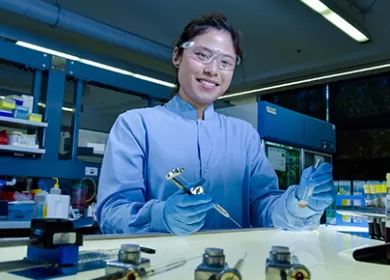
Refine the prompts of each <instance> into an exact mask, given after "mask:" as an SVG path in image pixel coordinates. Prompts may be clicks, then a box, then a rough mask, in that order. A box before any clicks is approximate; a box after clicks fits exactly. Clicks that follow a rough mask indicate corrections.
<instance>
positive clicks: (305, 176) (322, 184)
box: [296, 162, 336, 211]
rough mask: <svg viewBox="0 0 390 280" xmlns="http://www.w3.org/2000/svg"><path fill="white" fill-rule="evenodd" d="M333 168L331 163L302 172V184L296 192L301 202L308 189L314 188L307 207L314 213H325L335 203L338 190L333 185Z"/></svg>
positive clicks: (311, 167)
mask: <svg viewBox="0 0 390 280" xmlns="http://www.w3.org/2000/svg"><path fill="white" fill-rule="evenodd" d="M332 171H333V167H332V165H331V164H330V163H327V162H325V163H323V164H321V165H320V166H319V167H318V168H317V169H315V168H314V167H313V166H310V167H308V168H306V169H305V170H304V171H303V172H302V176H301V181H300V184H299V186H298V188H297V190H296V197H297V198H298V200H301V199H302V197H303V194H304V192H305V191H306V190H307V189H308V188H313V192H312V196H311V197H310V198H309V200H308V205H307V207H309V208H311V209H312V210H314V211H323V210H324V209H325V208H327V207H328V206H330V205H331V204H332V203H333V200H334V197H335V195H336V189H335V187H334V183H333V175H332Z"/></svg>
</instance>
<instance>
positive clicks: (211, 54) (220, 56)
mask: <svg viewBox="0 0 390 280" xmlns="http://www.w3.org/2000/svg"><path fill="white" fill-rule="evenodd" d="M180 47H182V48H184V49H189V50H190V55H191V56H192V57H193V58H195V59H196V60H197V61H199V62H202V63H203V64H208V63H210V62H211V61H212V60H213V59H216V61H217V64H218V67H219V69H221V70H226V71H233V70H234V69H235V68H236V66H237V65H239V64H240V62H241V59H240V57H239V56H237V55H234V56H233V55H231V54H226V53H222V52H220V51H219V50H216V49H212V48H209V47H206V46H203V45H197V44H195V42H193V41H189V42H184V43H183V44H181V45H180Z"/></svg>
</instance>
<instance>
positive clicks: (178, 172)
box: [165, 168, 242, 228]
mask: <svg viewBox="0 0 390 280" xmlns="http://www.w3.org/2000/svg"><path fill="white" fill-rule="evenodd" d="M183 171H184V168H175V169H173V170H172V171H171V172H169V173H168V174H167V175H166V177H165V178H166V179H167V180H169V181H171V182H172V183H174V184H175V185H176V186H177V187H178V188H180V189H182V190H183V191H184V192H185V193H187V194H189V195H193V194H195V195H196V194H204V193H206V192H205V190H204V188H203V186H196V187H192V188H190V189H188V188H186V187H185V186H184V185H183V184H182V183H181V182H179V181H178V180H177V179H176V177H178V176H181V174H182V173H183ZM214 208H215V210H217V211H218V212H219V213H220V214H221V215H223V216H224V217H226V218H228V219H230V220H231V221H232V222H233V223H235V224H236V225H237V226H238V227H240V228H241V227H242V226H241V225H240V224H239V223H238V222H236V221H235V220H234V219H233V218H232V217H231V216H230V215H229V213H228V212H227V211H226V210H225V209H224V208H223V207H222V206H221V205H219V204H216V205H215V207H214Z"/></svg>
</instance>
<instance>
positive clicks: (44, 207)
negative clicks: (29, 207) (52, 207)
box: [42, 204, 47, 218]
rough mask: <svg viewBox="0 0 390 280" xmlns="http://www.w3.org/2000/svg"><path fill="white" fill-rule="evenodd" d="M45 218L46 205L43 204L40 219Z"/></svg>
mask: <svg viewBox="0 0 390 280" xmlns="http://www.w3.org/2000/svg"><path fill="white" fill-rule="evenodd" d="M46 216H47V205H46V204H45V205H44V206H43V211H42V218H46Z"/></svg>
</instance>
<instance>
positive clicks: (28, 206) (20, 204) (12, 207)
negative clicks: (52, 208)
mask: <svg viewBox="0 0 390 280" xmlns="http://www.w3.org/2000/svg"><path fill="white" fill-rule="evenodd" d="M34 205H35V202H34V201H10V202H8V221H31V220H32V218H33V214H34Z"/></svg>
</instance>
